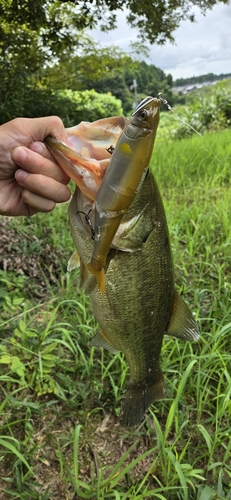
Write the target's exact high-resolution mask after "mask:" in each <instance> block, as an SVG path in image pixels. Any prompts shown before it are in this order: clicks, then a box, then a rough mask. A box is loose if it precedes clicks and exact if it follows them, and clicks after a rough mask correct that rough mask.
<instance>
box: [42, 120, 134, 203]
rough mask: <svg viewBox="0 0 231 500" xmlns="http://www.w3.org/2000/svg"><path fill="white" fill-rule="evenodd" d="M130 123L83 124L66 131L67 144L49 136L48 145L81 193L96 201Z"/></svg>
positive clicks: (123, 121) (112, 121) (122, 121)
mask: <svg viewBox="0 0 231 500" xmlns="http://www.w3.org/2000/svg"><path fill="white" fill-rule="evenodd" d="M126 123H127V119H126V118H124V117H123V116H117V117H111V118H104V119H102V120H97V121H96V122H93V123H88V122H81V123H80V124H79V125H77V126H76V127H71V128H69V129H66V132H67V136H68V143H69V145H67V144H64V143H63V142H61V141H59V140H57V139H55V138H54V137H51V136H48V137H47V138H46V139H45V144H46V146H47V147H48V149H49V150H50V152H51V153H52V155H53V156H54V158H55V160H56V161H57V163H58V164H59V165H60V166H61V168H62V169H63V170H64V171H65V172H66V174H67V175H68V176H69V177H70V178H71V179H73V181H74V182H75V184H76V185H77V186H78V187H79V189H80V190H81V192H82V193H83V194H85V195H86V196H87V197H88V198H90V199H91V200H95V198H96V194H97V191H98V189H99V186H100V184H101V182H102V179H103V177H104V174H105V172H106V170H107V167H108V164H109V161H110V158H111V155H112V152H113V151H114V148H115V146H116V144H117V141H118V139H119V137H120V135H121V133H122V131H123V129H124V127H125V125H126Z"/></svg>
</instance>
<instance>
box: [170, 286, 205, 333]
mask: <svg viewBox="0 0 231 500" xmlns="http://www.w3.org/2000/svg"><path fill="white" fill-rule="evenodd" d="M166 334H167V335H171V336H173V337H178V338H179V339H183V340H189V341H193V340H198V339H199V336H200V333H199V330H198V326H197V324H196V321H195V319H194V317H193V315H192V313H191V311H190V310H189V308H188V306H187V305H186V304H185V302H184V301H183V300H182V298H181V297H180V295H179V294H178V293H177V291H175V300H174V305H173V309H172V314H171V318H170V321H169V324H168V328H167V332H166Z"/></svg>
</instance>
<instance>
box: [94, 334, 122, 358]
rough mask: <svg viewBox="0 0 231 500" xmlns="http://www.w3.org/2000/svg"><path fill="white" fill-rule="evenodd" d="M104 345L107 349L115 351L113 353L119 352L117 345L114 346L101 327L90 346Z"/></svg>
mask: <svg viewBox="0 0 231 500" xmlns="http://www.w3.org/2000/svg"><path fill="white" fill-rule="evenodd" d="M93 346H94V347H103V348H104V349H107V351H110V352H113V354H116V353H117V352H119V350H118V349H116V347H114V346H113V345H112V344H111V342H110V341H109V340H108V339H107V337H106V335H105V333H104V332H103V331H102V330H101V328H99V329H98V330H97V332H96V334H95V336H94V337H93V339H92V340H91V342H90V347H93Z"/></svg>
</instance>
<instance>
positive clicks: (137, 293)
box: [46, 117, 199, 428]
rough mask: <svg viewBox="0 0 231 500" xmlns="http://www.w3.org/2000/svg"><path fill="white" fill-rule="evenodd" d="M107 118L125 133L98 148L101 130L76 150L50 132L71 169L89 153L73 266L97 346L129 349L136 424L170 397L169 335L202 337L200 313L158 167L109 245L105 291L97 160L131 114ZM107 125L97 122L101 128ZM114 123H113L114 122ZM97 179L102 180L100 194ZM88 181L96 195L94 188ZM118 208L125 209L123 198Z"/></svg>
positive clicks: (77, 207) (72, 208) (131, 419)
mask: <svg viewBox="0 0 231 500" xmlns="http://www.w3.org/2000/svg"><path fill="white" fill-rule="evenodd" d="M107 120H109V121H108V122H107V124H105V125H106V126H107V127H108V126H109V124H110V120H111V123H112V122H113V123H114V125H115V128H116V130H117V133H116V134H115V135H114V134H113V133H112V132H113V130H111V131H110V132H109V135H106V136H105V137H106V139H105V137H104V136H103V135H102V134H101V135H100V134H99V135H98V143H96V141H94V151H93V150H92V149H91V141H93V139H94V138H95V137H96V136H95V135H94V133H93V134H92V138H91V139H90V140H89V144H87V145H86V144H85V143H84V141H83V143H81V141H79V142H78V144H77V145H76V144H75V146H74V148H75V152H74V153H73V151H69V148H68V147H67V146H66V145H63V144H62V143H59V142H57V141H56V142H55V141H53V140H51V139H52V138H51V139H49V138H47V139H46V144H47V145H48V147H49V149H50V151H51V152H52V154H53V155H54V157H55V158H56V160H57V161H58V163H59V164H60V165H61V167H63V168H64V167H65V168H66V169H68V170H69V172H70V169H71V170H74V171H75V169H77V170H78V169H79V168H80V160H81V161H82V158H81V155H82V156H84V155H85V156H84V159H83V161H82V164H81V168H82V170H83V171H84V172H85V170H87V172H86V173H85V174H84V175H83V176H82V177H83V178H82V179H81V181H79V179H78V175H79V174H78V175H77V176H75V178H77V180H78V182H79V185H78V184H77V181H76V184H77V186H76V190H75V193H74V195H73V197H72V200H71V202H70V205H69V221H70V227H71V233H72V237H73V241H74V245H75V247H76V251H75V252H74V254H73V255H72V257H71V258H70V260H69V263H68V269H69V270H72V269H74V268H75V267H78V266H79V267H80V280H79V286H80V288H81V289H83V290H84V291H85V293H86V294H88V295H89V298H90V304H91V308H92V311H93V314H94V316H95V318H96V320H97V322H98V330H97V332H96V334H95V336H94V337H93V339H92V340H91V343H90V346H94V347H102V348H105V349H107V350H108V351H110V352H112V353H117V352H121V351H122V352H123V353H124V356H125V358H126V360H127V362H128V365H129V370H130V378H129V381H128V384H127V388H126V392H125V396H124V399H123V402H122V406H121V411H120V425H121V426H123V427H125V428H133V427H136V426H138V425H139V424H140V423H141V422H142V420H143V418H144V416H145V412H146V410H147V409H148V408H149V406H150V405H151V404H152V403H154V402H155V401H157V400H159V399H162V398H164V397H165V389H164V380H163V373H162V370H161V366H160V354H161V348H162V343H163V338H164V335H168V336H173V337H177V338H180V339H183V340H185V341H190V342H192V341H196V340H198V338H199V329H198V326H197V324H196V321H195V318H194V316H193V314H192V313H191V311H190V309H189V307H188V306H187V305H186V303H185V302H184V301H183V299H182V298H181V297H180V295H179V293H178V292H177V290H176V287H175V282H174V264H173V258H172V251H171V244H170V236H169V231H168V225H167V220H166V215H165V210H164V205H163V201H162V198H161V195H160V192H159V188H158V185H157V182H156V180H155V177H154V174H153V172H152V171H151V169H150V168H146V169H144V174H143V175H141V180H140V182H139V183H138V189H137V190H136V189H135V196H134V198H133V200H132V201H131V203H130V204H129V205H128V207H127V209H126V211H125V212H124V214H123V217H122V218H121V221H120V223H119V227H118V229H117V231H116V234H115V236H114V238H113V239H112V242H111V244H110V245H109V249H108V252H107V255H106V261H105V264H104V266H105V267H104V269H105V274H106V278H107V285H106V288H105V291H104V293H103V294H102V293H101V291H100V288H99V286H98V284H97V279H96V277H95V276H94V274H92V273H91V272H90V271H89V269H88V264H89V262H91V259H92V255H94V244H95V242H94V239H93V236H94V235H93V232H92V231H93V230H94V224H95V219H94V215H95V205H96V198H97V193H98V190H99V189H100V188H98V184H99V182H98V176H97V175H98V174H97V173H96V171H95V169H96V164H95V163H94V162H98V172H101V170H100V169H101V162H102V161H104V160H106V161H107V167H106V168H109V165H110V158H109V157H108V155H110V154H111V153H110V151H112V150H113V148H114V147H115V148H116V145H117V143H118V141H119V137H120V136H121V134H122V133H123V130H124V128H125V127H126V126H127V123H128V122H127V121H126V120H125V119H124V121H120V120H119V117H116V119H115V117H113V118H111V119H110V118H109V119H107ZM157 125H158V123H157ZM91 126H92V124H89V125H86V127H87V129H88V127H91ZM100 126H101V125H100ZM100 126H99V124H97V125H96V129H97V130H98V128H99V127H100ZM102 127H104V124H103V125H102ZM76 129H77V130H78V133H79V136H82V135H83V139H84V137H85V133H86V132H81V124H80V125H79V126H77V127H76ZM112 129H113V127H112ZM91 130H93V129H91ZM107 130H110V127H109V128H108V129H107ZM72 132H73V131H72ZM67 133H68V136H69V137H70V141H73V139H72V133H71V132H70V131H69V130H68V131H67ZM109 136H110V138H109ZM138 140H139V136H138V137H137V141H138ZM104 142H105V144H104ZM83 144H85V145H84V146H83ZM108 144H110V146H109V147H108ZM104 146H107V147H106V148H105V152H104V157H103V158H102V157H101V156H100V155H98V152H97V151H98V149H97V148H98V147H99V150H102V149H103V148H104ZM111 146H112V147H111ZM83 147H84V148H85V149H84V151H83V150H82V148H83ZM108 149H110V151H109V152H108ZM106 150H107V151H106ZM92 151H93V153H92ZM135 151H136V150H135ZM83 152H84V155H83ZM60 154H61V155H62V156H61V160H60ZM91 154H93V156H94V157H93V159H92V163H94V165H95V167H94V168H93V169H90V167H89V165H88V164H87V163H86V162H85V158H88V160H89V162H91V156H90V155H91ZM76 155H77V163H75V158H76ZM135 155H136V152H135V153H134V156H135ZM99 156H100V157H99ZM134 160H135V158H134ZM64 164H65V165H64ZM104 166H105V164H104ZM65 168H64V170H65ZM113 168H114V167H113ZM115 168H117V167H115ZM96 170H97V169H96ZM65 171H67V170H65ZM105 172H106V170H105ZM72 175H73V172H72ZM100 175H101V174H100ZM104 175H105V176H106V173H104V174H102V180H101V183H100V186H102V185H103V180H104ZM83 179H84V190H82V183H83ZM96 180H97V182H96ZM131 183H132V179H131ZM92 185H94V186H95V187H94V199H92V193H93V190H92ZM87 188H89V193H90V195H91V196H89V195H88V189H87ZM102 200H103V194H102ZM117 209H118V210H119V209H120V206H118V207H117ZM107 244H108V243H107Z"/></svg>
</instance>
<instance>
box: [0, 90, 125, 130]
mask: <svg viewBox="0 0 231 500" xmlns="http://www.w3.org/2000/svg"><path fill="white" fill-rule="evenodd" d="M122 114H123V109H122V104H121V101H120V100H119V99H116V98H115V97H114V96H112V95H110V94H98V93H97V92H95V90H84V91H72V90H67V89H66V90H58V91H56V92H54V91H51V90H48V89H41V88H31V87H24V88H22V89H21V93H20V95H19V94H17V93H16V94H11V95H10V96H9V98H8V99H7V100H5V99H4V100H2V101H1V89H0V124H2V123H5V122H6V121H9V120H12V119H13V118H16V117H17V116H25V117H27V118H37V117H40V116H49V115H57V116H59V117H60V118H62V120H63V121H64V124H65V126H66V127H71V126H74V125H76V124H77V123H79V122H80V121H82V120H84V121H90V122H92V121H95V120H98V119H100V118H106V117H108V116H113V115H122Z"/></svg>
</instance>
